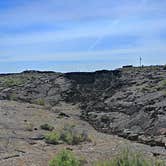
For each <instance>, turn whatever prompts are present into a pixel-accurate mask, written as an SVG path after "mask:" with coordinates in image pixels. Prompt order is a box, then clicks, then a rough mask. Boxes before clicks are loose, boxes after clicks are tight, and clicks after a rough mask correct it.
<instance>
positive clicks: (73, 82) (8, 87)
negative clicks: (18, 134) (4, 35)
mask: <svg viewBox="0 0 166 166" xmlns="http://www.w3.org/2000/svg"><path fill="white" fill-rule="evenodd" d="M165 92H166V72H165V66H164V67H163V66H150V67H141V68H140V67H137V68H136V67H127V68H122V69H118V70H114V71H108V70H102V71H96V72H74V73H65V74H62V73H54V72H36V71H25V72H23V73H20V74H7V75H0V99H7V100H17V101H22V102H29V103H35V104H40V105H50V106H51V107H53V106H56V105H57V104H58V103H59V102H69V103H72V104H79V106H80V108H81V109H82V112H81V118H82V119H84V120H87V121H88V122H89V123H90V124H92V125H93V126H94V127H95V128H96V129H97V130H99V131H102V132H106V133H109V134H117V135H120V136H122V137H125V138H127V139H131V140H134V141H136V140H137V141H140V142H142V143H146V144H150V145H153V146H154V145H160V146H165V142H164V141H163V140H165V136H166V131H165V128H166V94H165ZM63 116H66V114H65V113H64V115H63ZM160 136H162V139H159V138H160Z"/></svg>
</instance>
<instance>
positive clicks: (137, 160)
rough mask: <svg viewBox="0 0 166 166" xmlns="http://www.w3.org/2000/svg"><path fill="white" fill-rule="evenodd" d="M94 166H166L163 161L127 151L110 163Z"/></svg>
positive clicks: (105, 162)
mask: <svg viewBox="0 0 166 166" xmlns="http://www.w3.org/2000/svg"><path fill="white" fill-rule="evenodd" d="M94 166H166V165H165V163H164V162H163V161H159V160H150V159H146V158H145V157H143V156H142V155H141V154H139V153H132V152H129V151H128V150H125V151H124V152H123V153H121V155H120V156H118V157H115V158H114V159H112V160H109V161H98V162H96V163H95V164H94Z"/></svg>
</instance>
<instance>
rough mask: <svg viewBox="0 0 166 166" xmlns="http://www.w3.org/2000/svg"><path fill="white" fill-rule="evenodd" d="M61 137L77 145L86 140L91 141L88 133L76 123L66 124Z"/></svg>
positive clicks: (68, 142)
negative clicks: (76, 125) (75, 124)
mask: <svg viewBox="0 0 166 166" xmlns="http://www.w3.org/2000/svg"><path fill="white" fill-rule="evenodd" d="M60 138H61V140H62V141H64V142H66V143H67V144H70V145H77V144H79V143H81V142H84V141H90V139H89V137H88V133H87V132H86V131H84V130H83V131H81V130H79V129H77V128H76V127H75V126H74V125H68V124H67V125H65V126H64V128H63V129H62V131H61V132H60Z"/></svg>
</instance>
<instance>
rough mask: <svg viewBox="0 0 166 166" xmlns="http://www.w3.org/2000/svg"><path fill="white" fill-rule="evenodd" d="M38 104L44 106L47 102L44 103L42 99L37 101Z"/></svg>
mask: <svg viewBox="0 0 166 166" xmlns="http://www.w3.org/2000/svg"><path fill="white" fill-rule="evenodd" d="M36 104H38V105H42V106H44V105H45V101H44V99H42V98H40V99H37V100H36Z"/></svg>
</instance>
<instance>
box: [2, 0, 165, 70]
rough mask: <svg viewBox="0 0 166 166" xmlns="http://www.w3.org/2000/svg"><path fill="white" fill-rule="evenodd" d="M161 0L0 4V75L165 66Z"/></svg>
mask: <svg viewBox="0 0 166 166" xmlns="http://www.w3.org/2000/svg"><path fill="white" fill-rule="evenodd" d="M165 9H166V1H165V0H118V1H115V0H102V1H101V0H60V1H58V0H1V1H0V72H1V73H2V72H19V71H22V70H27V69H28V70H30V69H36V70H54V71H62V72H67V71H94V70H99V69H114V68H118V67H120V66H122V65H125V64H133V65H136V66H137V65H139V56H141V57H142V59H143V64H144V65H155V64H165V63H166V10H165Z"/></svg>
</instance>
